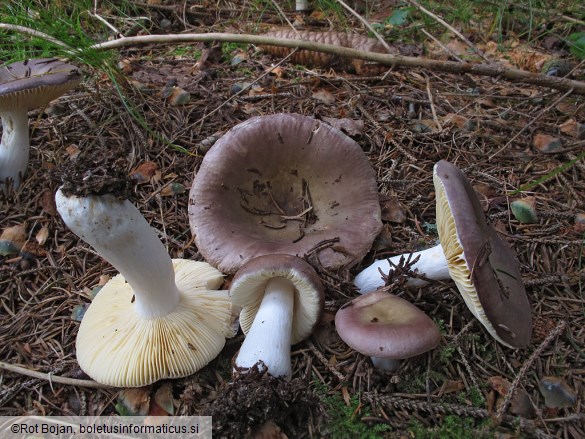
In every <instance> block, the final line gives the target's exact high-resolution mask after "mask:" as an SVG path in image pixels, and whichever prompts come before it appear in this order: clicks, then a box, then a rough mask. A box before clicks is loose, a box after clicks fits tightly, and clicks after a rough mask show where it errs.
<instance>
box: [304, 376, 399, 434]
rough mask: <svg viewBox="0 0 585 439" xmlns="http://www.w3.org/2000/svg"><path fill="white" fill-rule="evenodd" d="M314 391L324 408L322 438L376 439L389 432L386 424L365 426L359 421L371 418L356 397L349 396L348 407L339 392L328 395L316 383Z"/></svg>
mask: <svg viewBox="0 0 585 439" xmlns="http://www.w3.org/2000/svg"><path fill="white" fill-rule="evenodd" d="M316 388H317V389H316V390H317V394H318V395H319V398H320V399H321V402H322V403H323V404H324V406H325V408H326V419H325V420H324V425H323V427H322V428H321V434H322V435H323V436H324V437H331V438H335V439H377V438H381V437H383V436H384V432H388V431H390V426H389V425H386V424H375V425H371V424H367V423H365V422H363V421H362V420H361V419H362V418H363V417H365V416H371V415H372V413H371V411H370V410H369V409H367V408H364V407H363V406H361V405H360V402H359V399H358V397H357V396H355V395H354V396H351V397H350V399H349V405H348V404H346V402H345V401H344V400H343V398H342V397H341V396H340V395H341V393H340V392H336V393H335V394H329V389H328V388H327V386H325V385H323V384H321V383H320V382H317V383H316Z"/></svg>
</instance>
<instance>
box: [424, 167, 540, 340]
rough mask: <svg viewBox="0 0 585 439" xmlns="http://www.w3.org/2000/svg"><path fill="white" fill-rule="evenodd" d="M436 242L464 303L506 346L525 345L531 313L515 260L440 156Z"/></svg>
mask: <svg viewBox="0 0 585 439" xmlns="http://www.w3.org/2000/svg"><path fill="white" fill-rule="evenodd" d="M433 181H434V184H435V191H436V198H437V227H438V233H439V240H440V241H441V246H442V247H443V251H444V253H445V257H446V259H447V264H448V267H449V272H450V274H451V277H452V278H453V280H454V281H455V283H456V284H457V288H458V289H459V291H460V293H461V295H462V296H463V299H464V300H465V303H466V304H467V306H468V308H469V309H470V310H471V312H472V313H473V314H474V315H475V317H476V318H477V319H478V320H479V321H480V322H481V323H482V324H483V325H484V326H485V327H486V329H487V330H488V331H489V332H490V334H491V335H492V336H493V337H494V338H495V339H496V340H498V341H500V342H501V343H503V344H504V345H506V346H509V347H514V348H519V347H523V346H526V345H528V343H530V335H531V333H532V311H531V307H530V302H529V301H528V297H527V295H526V290H525V288H524V284H523V282H522V276H521V274H520V270H519V268H518V263H517V261H516V258H515V257H514V254H513V253H512V250H511V249H510V247H508V245H507V244H506V243H505V242H504V241H503V240H502V238H500V236H499V235H498V233H497V232H496V230H495V229H494V228H493V227H492V226H490V225H488V224H487V223H486V220H485V217H484V213H483V210H482V208H481V204H480V202H479V200H478V198H477V195H476V194H475V192H474V190H473V188H472V186H471V184H470V183H469V181H468V180H467V178H466V177H465V175H464V174H463V173H462V172H461V171H460V170H459V169H458V168H457V167H456V166H454V165H453V164H451V163H449V162H447V161H445V160H441V161H440V162H438V163H437V164H436V165H435V167H434V170H433Z"/></svg>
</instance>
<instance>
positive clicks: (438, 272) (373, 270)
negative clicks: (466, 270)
mask: <svg viewBox="0 0 585 439" xmlns="http://www.w3.org/2000/svg"><path fill="white" fill-rule="evenodd" d="M416 257H419V259H418V261H417V262H416V263H415V264H413V265H412V266H411V267H410V269H411V270H415V269H416V270H417V273H418V274H421V275H424V276H425V277H426V278H428V279H433V280H446V279H451V275H450V274H449V269H448V268H447V259H446V258H445V253H444V252H443V247H441V244H438V245H436V246H434V247H431V248H428V249H426V250H423V251H420V252H415V253H412V257H411V260H414V259H415V258H416ZM400 258H404V259H405V260H407V258H408V254H406V255H398V256H393V257H391V258H388V259H380V260H377V261H376V262H374V263H373V264H372V265H370V266H369V267H368V268H366V269H364V270H362V271H361V272H360V273H358V275H357V276H356V277H355V280H354V283H355V285H356V286H357V287H358V289H359V290H360V293H362V294H363V293H367V292H369V291H374V290H376V289H378V288H380V287H383V286H384V280H383V279H382V275H381V274H380V271H381V272H382V273H384V274H385V275H388V274H389V273H390V272H391V271H392V270H394V266H393V265H392V264H394V265H398V264H399V263H400ZM427 283H428V282H427V281H426V280H424V279H419V278H414V277H411V278H409V279H408V281H407V283H406V285H408V286H413V287H418V286H422V285H425V284H427Z"/></svg>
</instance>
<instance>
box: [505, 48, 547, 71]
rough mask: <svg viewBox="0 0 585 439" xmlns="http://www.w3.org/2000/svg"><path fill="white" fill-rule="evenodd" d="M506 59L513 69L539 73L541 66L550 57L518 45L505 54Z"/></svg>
mask: <svg viewBox="0 0 585 439" xmlns="http://www.w3.org/2000/svg"><path fill="white" fill-rule="evenodd" d="M506 57H507V58H508V59H509V60H510V62H511V63H512V65H514V66H515V67H517V68H519V69H522V70H527V71H529V72H534V73H536V72H540V70H541V69H542V66H543V65H544V64H545V63H546V62H547V61H549V60H550V59H551V58H552V57H551V55H549V54H547V53H543V52H539V51H538V50H536V49H533V48H531V47H528V46H525V45H519V46H518V47H515V48H513V49H511V50H509V51H508V52H507V53H506Z"/></svg>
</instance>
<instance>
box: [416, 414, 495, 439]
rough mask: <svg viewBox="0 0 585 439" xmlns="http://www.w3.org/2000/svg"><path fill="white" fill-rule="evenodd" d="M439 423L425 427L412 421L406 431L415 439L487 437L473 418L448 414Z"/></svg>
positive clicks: (475, 438)
mask: <svg viewBox="0 0 585 439" xmlns="http://www.w3.org/2000/svg"><path fill="white" fill-rule="evenodd" d="M442 421H443V422H441V424H439V425H437V426H434V427H425V426H424V425H423V424H422V423H420V422H418V421H414V422H413V423H412V424H411V426H410V428H409V429H408V432H409V433H410V434H411V435H412V437H413V438H416V439H479V438H485V437H489V436H487V435H486V434H485V433H482V432H481V429H482V424H483V423H484V422H485V421H483V422H478V421H476V420H475V419H474V418H463V417H459V416H456V415H449V416H445V418H443V420H442Z"/></svg>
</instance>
